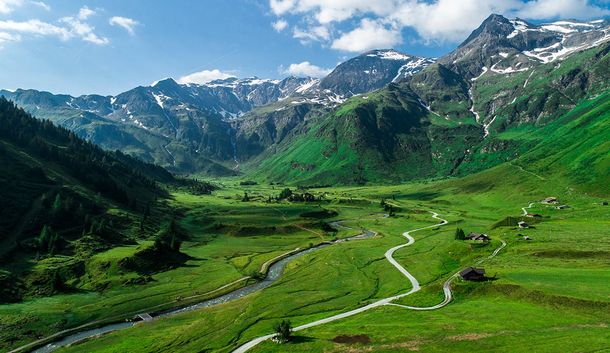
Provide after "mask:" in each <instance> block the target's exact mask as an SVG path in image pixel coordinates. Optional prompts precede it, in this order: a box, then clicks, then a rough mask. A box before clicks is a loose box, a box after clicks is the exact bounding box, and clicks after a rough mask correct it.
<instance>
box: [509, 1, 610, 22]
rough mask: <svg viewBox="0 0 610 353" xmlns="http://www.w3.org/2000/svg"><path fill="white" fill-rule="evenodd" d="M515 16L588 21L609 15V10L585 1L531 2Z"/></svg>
mask: <svg viewBox="0 0 610 353" xmlns="http://www.w3.org/2000/svg"><path fill="white" fill-rule="evenodd" d="M517 15H518V16H519V17H524V18H531V19H546V18H552V17H559V18H576V19H589V18H592V17H601V16H607V15H610V10H608V9H607V8H606V9H604V8H601V7H598V6H595V5H592V4H590V3H589V1H586V0H533V1H529V2H527V3H526V4H525V5H524V6H523V8H522V9H521V10H519V11H518V14H517Z"/></svg>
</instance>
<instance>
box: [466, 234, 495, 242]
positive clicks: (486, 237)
mask: <svg viewBox="0 0 610 353" xmlns="http://www.w3.org/2000/svg"><path fill="white" fill-rule="evenodd" d="M466 240H474V241H490V240H491V238H490V237H489V235H487V234H483V233H474V232H473V233H470V234H468V235H467V236H466Z"/></svg>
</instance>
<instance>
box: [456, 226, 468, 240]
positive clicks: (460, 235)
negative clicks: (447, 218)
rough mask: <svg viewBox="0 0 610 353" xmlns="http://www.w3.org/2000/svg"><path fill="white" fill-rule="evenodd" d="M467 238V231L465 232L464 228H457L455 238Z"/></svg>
mask: <svg viewBox="0 0 610 353" xmlns="http://www.w3.org/2000/svg"><path fill="white" fill-rule="evenodd" d="M465 239H466V233H464V230H463V229H462V228H456V230H455V240H465Z"/></svg>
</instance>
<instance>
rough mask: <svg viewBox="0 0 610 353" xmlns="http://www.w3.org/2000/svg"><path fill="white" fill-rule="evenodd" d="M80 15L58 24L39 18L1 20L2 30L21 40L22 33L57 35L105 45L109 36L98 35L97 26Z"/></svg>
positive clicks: (60, 37) (40, 35) (60, 21)
mask: <svg viewBox="0 0 610 353" xmlns="http://www.w3.org/2000/svg"><path fill="white" fill-rule="evenodd" d="M79 16H80V14H79ZM79 16H77V17H72V16H68V17H63V18H61V19H60V20H59V21H58V24H52V23H48V22H43V21H40V20H38V19H32V20H27V21H13V20H6V21H0V31H2V32H5V33H7V34H10V35H11V36H12V37H13V38H19V40H20V39H21V35H26V34H27V35H31V36H37V37H56V38H59V39H60V40H63V41H66V40H69V39H73V38H80V39H82V40H83V41H86V42H90V43H93V44H97V45H104V44H108V43H109V42H110V40H108V38H105V37H102V36H99V35H97V34H96V33H95V32H94V31H95V28H94V27H93V26H91V25H90V24H88V23H86V22H83V21H82V20H81V19H79ZM5 37H6V35H5Z"/></svg>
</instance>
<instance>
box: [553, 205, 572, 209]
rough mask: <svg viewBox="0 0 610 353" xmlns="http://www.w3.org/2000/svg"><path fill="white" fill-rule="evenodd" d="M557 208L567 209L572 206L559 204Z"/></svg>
mask: <svg viewBox="0 0 610 353" xmlns="http://www.w3.org/2000/svg"><path fill="white" fill-rule="evenodd" d="M555 208H556V209H558V210H565V209H568V208H570V206H568V205H561V206H557V207H555Z"/></svg>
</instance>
